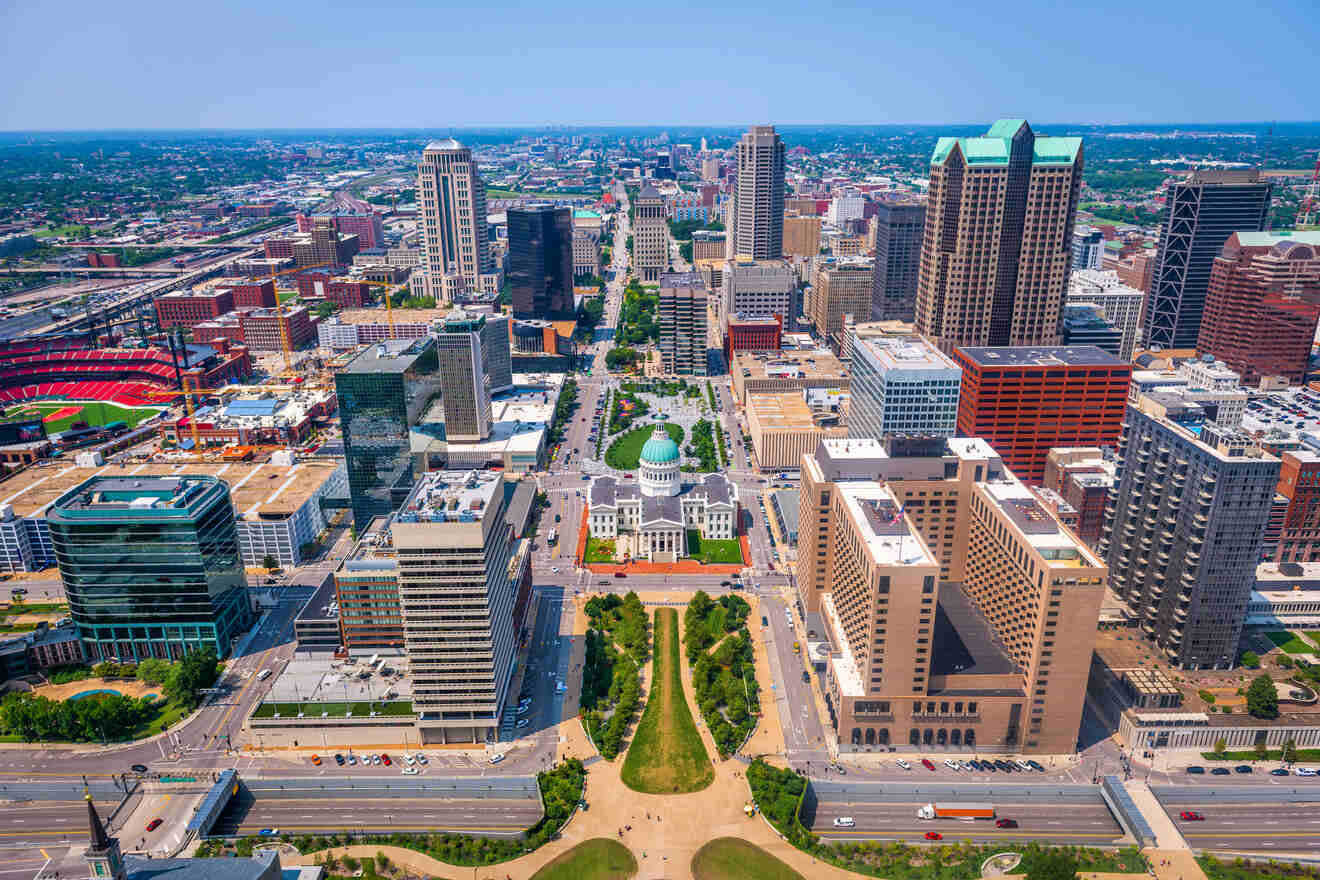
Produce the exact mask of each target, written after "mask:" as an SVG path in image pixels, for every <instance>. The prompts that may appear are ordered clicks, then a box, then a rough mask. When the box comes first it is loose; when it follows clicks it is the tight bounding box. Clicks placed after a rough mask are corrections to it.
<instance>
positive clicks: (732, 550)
mask: <svg viewBox="0 0 1320 880" xmlns="http://www.w3.org/2000/svg"><path fill="white" fill-rule="evenodd" d="M687 539H688V555H689V556H691V557H692V558H693V559H696V560H699V561H701V562H704V563H708V564H709V563H712V562H718V563H721V564H723V563H729V564H733V565H739V564H741V563H742V561H743V558H742V544H741V543H740V542H739V541H738V539H737V538H734V539H732V540H728V541H726V540H716V539H714V538H705V539H703V538H702V537H701V533H700V532H698V531H697V530H696V529H688V533H687Z"/></svg>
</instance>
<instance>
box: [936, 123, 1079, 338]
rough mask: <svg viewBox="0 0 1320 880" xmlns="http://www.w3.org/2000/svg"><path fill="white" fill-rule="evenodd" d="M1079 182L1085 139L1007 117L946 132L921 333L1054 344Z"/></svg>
mask: <svg viewBox="0 0 1320 880" xmlns="http://www.w3.org/2000/svg"><path fill="white" fill-rule="evenodd" d="M1081 186H1082V139H1081V138H1076V137H1037V136H1036V134H1035V132H1033V131H1032V130H1031V126H1029V125H1027V123H1026V121H1025V120H1022V119H1001V120H999V121H998V122H996V123H995V124H994V125H992V126H991V127H990V130H989V131H988V132H987V133H986V136H985V137H979V138H952V137H944V138H940V139H939V142H938V143H937V144H936V145H935V153H934V155H933V156H932V157H931V162H930V200H929V202H928V203H927V206H926V229H925V236H924V239H923V242H922V250H921V269H920V273H919V275H918V281H917V315H916V318H917V321H916V323H917V332H918V333H920V334H922V335H924V336H928V337H930V338H931V339H934V340H935V341H936V342H938V344H939V345H940V347H941V348H942V349H944V351H945V352H946V353H951V352H952V351H953V349H955V348H957V347H958V346H960V345H1057V344H1058V343H1059V342H1060V341H1061V331H1060V315H1061V305H1062V301H1063V296H1064V291H1065V289H1066V287H1067V285H1068V271H1069V266H1070V264H1071V261H1072V233H1073V218H1074V216H1075V214H1076V213H1077V196H1078V193H1079V192H1080V190H1081Z"/></svg>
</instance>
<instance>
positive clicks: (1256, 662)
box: [1242, 651, 1260, 669]
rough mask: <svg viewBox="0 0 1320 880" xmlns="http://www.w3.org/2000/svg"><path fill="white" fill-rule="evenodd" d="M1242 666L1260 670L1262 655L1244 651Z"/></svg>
mask: <svg viewBox="0 0 1320 880" xmlns="http://www.w3.org/2000/svg"><path fill="white" fill-rule="evenodd" d="M1242 665H1243V666H1245V667H1247V668H1248V669H1259V668H1260V655H1259V654H1257V653H1256V652H1255V651H1243V652H1242Z"/></svg>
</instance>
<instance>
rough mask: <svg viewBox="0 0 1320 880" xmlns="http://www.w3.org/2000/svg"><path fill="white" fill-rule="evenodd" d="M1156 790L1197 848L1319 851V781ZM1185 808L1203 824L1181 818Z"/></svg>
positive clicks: (1166, 807)
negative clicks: (1197, 814) (1198, 815)
mask: <svg viewBox="0 0 1320 880" xmlns="http://www.w3.org/2000/svg"><path fill="white" fill-rule="evenodd" d="M1152 791H1154V792H1155V794H1156V796H1157V797H1158V798H1159V800H1160V805H1161V806H1162V807H1164V811H1165V812H1166V813H1168V814H1169V818H1170V819H1171V820H1172V821H1173V823H1174V824H1175V825H1176V826H1178V830H1179V831H1181V832H1182V835H1183V837H1184V838H1185V839H1186V841H1187V843H1188V844H1189V845H1190V846H1191V847H1192V848H1193V849H1208V850H1225V851H1234V850H1256V851H1262V852H1268V851H1270V850H1274V851H1277V852H1293V853H1297V852H1310V853H1316V852H1317V851H1320V782H1312V781H1309V780H1301V781H1300V782H1299V781H1297V780H1296V779H1293V780H1289V779H1287V778H1285V779H1284V780H1283V781H1282V782H1280V783H1279V784H1275V785H1269V784H1264V785H1251V786H1245V785H1236V786H1223V787H1219V788H1205V787H1196V786H1168V787H1156V788H1153V789H1152ZM1184 810H1188V811H1191V812H1195V813H1199V814H1200V815H1202V816H1204V817H1205V818H1204V819H1202V820H1194V821H1187V820H1184V819H1181V818H1179V813H1181V812H1183V811H1184Z"/></svg>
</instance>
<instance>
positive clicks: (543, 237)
mask: <svg viewBox="0 0 1320 880" xmlns="http://www.w3.org/2000/svg"><path fill="white" fill-rule="evenodd" d="M506 213H507V215H508V227H509V287H510V289H511V293H512V296H513V316H514V317H515V318H537V319H543V320H549V321H571V320H573V318H574V317H575V316H576V314H577V311H576V309H575V308H574V304H573V209H571V208H560V207H555V206H554V205H528V206H526V207H522V208H510V209H509V210H508V211H507V212H506Z"/></svg>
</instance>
